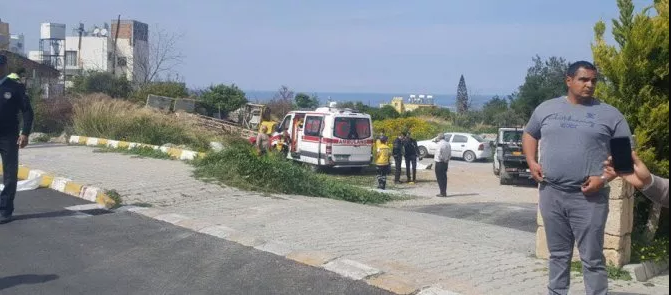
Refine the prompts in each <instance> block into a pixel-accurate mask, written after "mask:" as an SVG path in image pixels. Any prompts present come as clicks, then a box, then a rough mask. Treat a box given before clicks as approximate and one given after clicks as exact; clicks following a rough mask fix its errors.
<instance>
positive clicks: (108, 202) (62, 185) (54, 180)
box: [0, 165, 116, 209]
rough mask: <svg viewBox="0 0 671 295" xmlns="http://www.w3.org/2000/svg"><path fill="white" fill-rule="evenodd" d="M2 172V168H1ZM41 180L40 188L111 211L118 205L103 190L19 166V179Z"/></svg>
mask: <svg viewBox="0 0 671 295" xmlns="http://www.w3.org/2000/svg"><path fill="white" fill-rule="evenodd" d="M0 172H2V167H0ZM37 178H40V183H39V187H41V188H50V189H53V190H55V191H59V192H61V193H64V194H67V195H70V196H73V197H77V198H81V199H84V200H87V201H90V202H95V203H97V204H99V205H102V206H104V207H105V208H107V209H110V208H112V207H114V206H115V205H116V202H115V201H114V199H113V198H112V197H110V196H109V195H108V194H107V193H106V192H105V191H104V190H103V189H101V188H98V187H95V186H89V185H85V184H81V183H78V182H75V181H73V180H72V179H69V178H66V177H61V176H58V175H54V174H50V173H47V172H45V171H42V170H37V169H30V168H28V167H26V166H24V165H20V166H19V172H18V179H19V180H31V179H37Z"/></svg>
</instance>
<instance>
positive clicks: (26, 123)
mask: <svg viewBox="0 0 671 295" xmlns="http://www.w3.org/2000/svg"><path fill="white" fill-rule="evenodd" d="M7 63H8V60H7V57H6V56H4V55H2V54H0V156H1V157H2V176H3V184H4V188H3V189H2V192H0V224H4V223H7V222H10V221H11V220H12V213H14V197H15V196H16V186H17V182H18V179H17V178H18V170H19V148H24V147H26V145H28V135H30V131H31V128H32V125H33V108H32V106H31V105H30V100H29V99H28V96H27V95H26V88H25V86H23V84H21V83H19V82H17V81H16V80H13V79H10V78H8V77H7V75H8V74H9V68H8V64H7ZM19 113H21V115H22V118H23V128H22V129H21V133H20V134H19V116H18V115H19Z"/></svg>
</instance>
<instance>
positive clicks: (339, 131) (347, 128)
mask: <svg viewBox="0 0 671 295" xmlns="http://www.w3.org/2000/svg"><path fill="white" fill-rule="evenodd" d="M370 134H371V130H370V120H368V119H366V118H345V117H339V118H336V119H335V130H334V131H333V135H334V136H335V137H337V138H341V139H366V138H369V137H370Z"/></svg>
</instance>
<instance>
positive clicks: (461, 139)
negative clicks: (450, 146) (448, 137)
mask: <svg viewBox="0 0 671 295" xmlns="http://www.w3.org/2000/svg"><path fill="white" fill-rule="evenodd" d="M452 142H454V143H466V142H468V137H466V136H463V135H455V136H454V140H452Z"/></svg>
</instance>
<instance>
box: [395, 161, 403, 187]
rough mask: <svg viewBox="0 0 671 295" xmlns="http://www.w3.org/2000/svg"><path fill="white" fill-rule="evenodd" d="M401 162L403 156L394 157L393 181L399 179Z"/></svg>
mask: <svg viewBox="0 0 671 295" xmlns="http://www.w3.org/2000/svg"><path fill="white" fill-rule="evenodd" d="M401 164H403V156H400V157H394V168H395V169H396V170H395V171H394V182H400V181H401Z"/></svg>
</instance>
